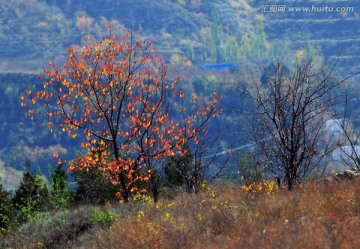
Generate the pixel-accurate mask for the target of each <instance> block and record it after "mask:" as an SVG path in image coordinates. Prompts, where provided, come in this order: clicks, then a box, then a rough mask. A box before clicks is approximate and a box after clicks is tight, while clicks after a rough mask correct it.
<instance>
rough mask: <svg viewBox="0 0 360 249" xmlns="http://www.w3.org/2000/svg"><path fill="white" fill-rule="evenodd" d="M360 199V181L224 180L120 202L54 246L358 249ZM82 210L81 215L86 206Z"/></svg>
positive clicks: (21, 238) (24, 239) (20, 243)
mask: <svg viewBox="0 0 360 249" xmlns="http://www.w3.org/2000/svg"><path fill="white" fill-rule="evenodd" d="M263 186H276V185H275V184H273V185H269V184H265V185H263ZM359 204H360V179H355V180H353V181H346V182H323V183H320V184H316V183H314V182H312V181H307V182H306V184H305V185H304V186H303V187H302V188H301V189H296V190H294V191H286V190H283V189H275V187H274V188H269V187H265V188H261V187H259V186H258V187H256V188H252V189H249V188H240V187H239V186H237V185H235V184H230V183H221V184H217V185H216V186H212V187H211V189H208V190H204V191H202V192H201V193H199V194H198V195H195V194H187V193H180V194H178V195H177V196H176V197H175V198H174V199H166V200H163V201H160V202H159V203H157V204H153V203H151V202H150V201H149V202H147V201H144V202H143V203H139V202H134V203H128V204H123V205H119V204H115V205H113V206H112V207H111V209H112V211H113V212H114V213H116V214H117V218H116V220H115V221H113V222H112V223H111V224H110V225H105V226H103V225H101V226H99V225H96V226H91V227H90V226H89V227H86V229H85V230H81V229H79V231H78V230H76V229H74V228H73V227H72V230H73V231H77V232H78V233H77V235H76V236H75V237H74V236H69V235H64V236H68V237H69V238H71V240H70V241H68V242H67V243H65V244H64V243H62V244H61V245H58V246H54V245H52V248H69V247H71V248H356V246H357V245H359V244H360V237H359V236H357V234H358V233H357V232H356V231H359V230H360V219H359V214H360V205H359ZM82 209H83V208H82ZM76 212H77V214H78V215H77V217H78V218H77V219H79V217H81V215H82V214H83V212H81V211H76ZM70 213H71V212H70ZM70 213H69V214H70ZM69 217H70V216H69ZM84 219H85V216H84ZM68 223H69V224H70V222H68ZM84 223H86V222H79V224H84ZM64 224H67V223H66V222H64ZM86 224H87V223H86ZM47 225H48V226H51V225H53V226H54V225H55V224H51V222H49V223H48V224H47ZM57 225H59V223H58V224H57ZM60 225H61V224H60ZM74 225H75V224H74ZM33 227H35V226H33ZM69 227H71V226H69ZM53 230H54V227H53ZM56 230H59V231H60V230H62V229H60V228H59V227H57V228H56ZM42 231H43V232H45V231H48V233H49V232H50V231H51V229H48V230H46V229H43V230H42ZM35 234H36V233H35V232H33V233H32V235H31V233H29V231H28V232H23V233H22V234H18V235H17V236H16V237H13V239H14V238H16V242H15V240H13V241H10V242H14V245H16V246H14V248H25V247H26V248H35V247H36V245H44V244H45V242H46V241H45V238H46V236H44V234H43V235H42V236H41V237H39V238H41V240H40V241H36V240H31V244H29V242H30V239H29V236H35ZM49 235H50V234H49ZM43 238H44V239H43ZM10 239H11V238H10V237H8V241H9V240H10ZM46 239H47V240H51V238H49V237H47V238H46ZM31 245H32V246H31ZM40 248H41V247H40Z"/></svg>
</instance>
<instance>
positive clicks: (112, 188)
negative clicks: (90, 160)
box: [72, 168, 120, 204]
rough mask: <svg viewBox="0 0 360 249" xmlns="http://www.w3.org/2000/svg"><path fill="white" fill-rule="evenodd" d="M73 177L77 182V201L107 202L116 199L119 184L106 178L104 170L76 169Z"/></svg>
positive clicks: (90, 202) (87, 202)
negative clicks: (112, 182)
mask: <svg viewBox="0 0 360 249" xmlns="http://www.w3.org/2000/svg"><path fill="white" fill-rule="evenodd" d="M72 177H73V178H74V180H75V182H76V190H75V202H77V203H82V204H105V203H106V202H107V201H111V200H115V197H116V192H118V191H119V189H120V187H119V186H118V185H113V184H111V182H110V181H109V180H107V179H106V178H105V174H104V172H102V171H100V170H98V169H94V168H93V169H83V170H80V171H74V172H73V173H72Z"/></svg>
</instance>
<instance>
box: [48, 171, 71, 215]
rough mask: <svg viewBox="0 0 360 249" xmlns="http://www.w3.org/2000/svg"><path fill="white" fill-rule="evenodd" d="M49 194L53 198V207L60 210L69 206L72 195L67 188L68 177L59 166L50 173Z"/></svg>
mask: <svg viewBox="0 0 360 249" xmlns="http://www.w3.org/2000/svg"><path fill="white" fill-rule="evenodd" d="M50 180H51V183H50V188H51V190H50V192H51V196H52V198H53V201H54V204H55V207H58V208H62V207H66V206H68V205H69V204H70V202H71V199H72V193H71V191H70V188H69V186H68V184H67V183H68V176H67V175H66V172H65V170H64V169H63V168H62V164H59V165H58V166H57V167H56V168H55V169H54V170H53V171H52V172H50Z"/></svg>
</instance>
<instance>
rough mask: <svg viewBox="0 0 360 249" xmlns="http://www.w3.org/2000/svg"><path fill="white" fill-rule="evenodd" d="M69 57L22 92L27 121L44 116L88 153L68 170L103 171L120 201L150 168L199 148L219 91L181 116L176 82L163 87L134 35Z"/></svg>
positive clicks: (147, 47) (152, 58)
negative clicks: (189, 147)
mask: <svg viewBox="0 0 360 249" xmlns="http://www.w3.org/2000/svg"><path fill="white" fill-rule="evenodd" d="M68 53H69V54H68V57H67V61H66V62H65V63H64V65H63V66H62V67H60V68H58V67H56V66H55V64H54V63H51V62H50V66H51V68H50V69H45V70H44V72H45V74H44V75H43V76H44V81H43V82H42V86H41V87H38V86H33V87H34V88H33V89H31V90H26V92H25V96H21V97H20V98H21V99H22V101H23V102H22V103H21V105H22V106H24V107H27V108H28V110H27V115H28V116H30V117H31V118H33V117H34V115H41V116H42V117H44V118H45V119H46V120H47V122H48V123H47V126H48V127H49V128H50V129H51V131H52V129H53V127H54V126H56V127H58V128H60V129H61V130H63V131H65V132H67V133H68V134H69V135H70V136H71V137H73V138H75V137H78V138H81V140H82V142H81V146H82V147H83V148H84V149H85V150H84V151H85V153H84V154H83V155H79V156H78V157H77V158H75V160H73V161H72V162H69V164H70V167H69V169H70V170H82V169H84V168H93V167H96V168H98V169H99V170H102V171H103V172H105V174H106V177H107V178H108V179H110V180H111V181H112V182H113V183H114V184H115V183H119V184H120V186H121V189H120V191H119V197H120V196H121V198H122V200H123V201H124V202H127V201H128V200H129V197H130V195H131V193H141V192H143V191H144V189H139V187H138V186H140V185H139V184H137V182H139V181H148V180H150V179H151V177H152V176H153V173H154V171H153V168H152V163H153V162H154V161H158V160H164V159H165V158H166V157H167V156H172V155H174V154H176V153H178V154H180V155H181V154H184V153H185V152H184V151H183V149H182V148H184V146H183V145H184V144H185V143H186V142H187V141H188V140H190V139H194V140H195V142H196V140H197V135H198V134H199V133H200V132H201V131H203V130H204V129H205V128H206V127H205V124H206V123H207V121H208V120H209V119H210V118H213V117H216V116H217V115H218V114H220V112H221V110H220V109H219V108H217V103H218V100H219V98H220V97H219V96H218V94H217V93H216V92H214V93H213V95H211V96H210V97H209V99H205V98H200V97H197V96H196V95H195V94H193V95H192V97H191V98H190V102H192V104H191V106H192V108H189V109H190V110H186V109H185V108H184V107H183V106H182V103H183V102H184V93H183V92H182V91H180V90H178V89H177V83H178V80H179V79H175V80H173V81H168V80H167V79H166V74H167V70H168V69H167V67H166V66H165V65H164V62H162V61H161V60H159V59H158V57H156V55H155V51H154V50H153V48H152V44H151V43H150V42H148V41H143V40H140V39H136V38H135V36H134V34H133V33H132V32H131V31H127V32H126V33H125V35H124V36H123V37H122V38H119V37H117V36H111V37H105V38H103V39H102V41H100V42H93V43H92V44H91V45H88V46H84V47H82V49H81V50H80V51H75V50H74V49H73V48H69V49H68Z"/></svg>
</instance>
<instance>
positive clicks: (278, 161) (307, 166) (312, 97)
mask: <svg viewBox="0 0 360 249" xmlns="http://www.w3.org/2000/svg"><path fill="white" fill-rule="evenodd" d="M335 65H336V63H335V64H334V65H333V66H331V67H324V66H322V67H320V68H317V67H316V65H315V63H314V62H313V60H302V61H298V62H297V64H296V66H295V68H294V70H293V73H289V72H288V70H287V68H286V67H285V66H284V65H283V63H282V62H279V61H278V62H277V63H276V66H275V70H274V71H272V72H267V73H268V77H267V82H265V83H266V84H260V83H258V82H254V84H252V85H251V86H247V87H244V88H243V92H244V93H245V95H246V96H247V97H250V99H252V100H253V102H254V103H255V105H254V106H253V109H252V110H251V112H252V113H253V115H251V116H250V115H248V117H250V118H251V121H250V123H251V129H252V141H253V143H254V144H255V146H256V147H257V151H258V152H259V154H260V156H261V157H262V160H264V163H265V164H266V165H267V166H266V170H267V171H268V172H271V173H274V174H276V175H278V176H279V177H281V179H282V182H283V183H286V184H287V187H288V189H289V190H291V189H293V188H294V186H295V184H296V183H297V182H300V181H301V180H302V179H303V178H304V177H305V176H307V175H309V174H310V173H312V172H314V170H315V169H319V168H320V167H321V165H324V161H325V160H324V159H325V158H326V155H328V154H329V152H330V151H331V149H332V148H330V146H329V143H328V141H327V139H326V137H325V136H324V129H323V126H324V124H325V122H326V121H327V120H328V119H329V118H331V117H332V116H333V114H332V113H331V110H332V107H333V106H334V105H335V104H336V103H337V102H338V94H337V93H336V91H335V90H336V89H337V88H338V87H339V86H340V85H341V84H342V83H343V82H344V81H345V80H346V79H347V78H345V79H342V80H337V79H336V77H335V76H334V68H335Z"/></svg>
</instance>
